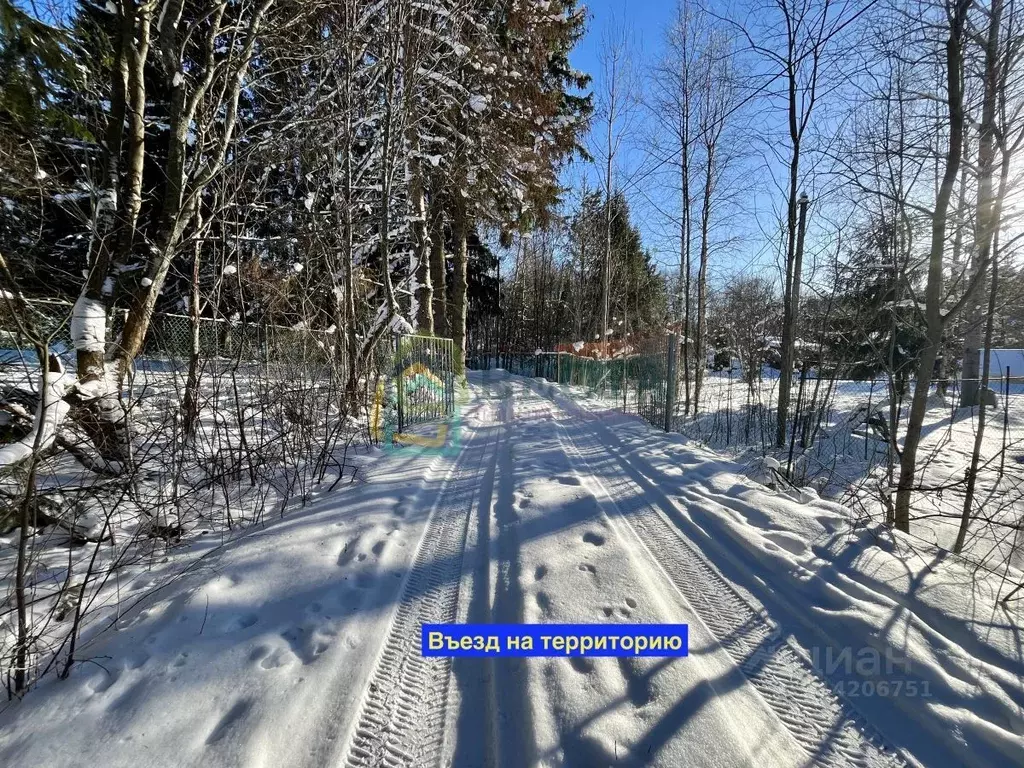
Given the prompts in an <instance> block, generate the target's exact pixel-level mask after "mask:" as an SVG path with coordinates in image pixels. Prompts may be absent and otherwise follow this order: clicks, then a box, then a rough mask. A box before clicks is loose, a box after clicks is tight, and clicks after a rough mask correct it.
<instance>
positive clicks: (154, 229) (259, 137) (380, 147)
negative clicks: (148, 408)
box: [0, 0, 591, 382]
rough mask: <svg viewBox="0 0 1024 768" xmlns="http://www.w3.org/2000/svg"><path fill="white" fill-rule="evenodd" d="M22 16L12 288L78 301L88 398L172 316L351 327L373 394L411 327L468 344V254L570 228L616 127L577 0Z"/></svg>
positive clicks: (12, 69)
mask: <svg viewBox="0 0 1024 768" xmlns="http://www.w3.org/2000/svg"><path fill="white" fill-rule="evenodd" d="M0 19H2V21H0V24H2V26H0V67H2V69H0V87H2V92H3V96H2V101H0V148H2V175H0V196H2V201H3V205H2V226H0V254H2V255H3V258H4V264H5V269H4V282H5V284H4V286H3V287H4V288H5V290H7V291H8V292H9V293H11V294H13V295H14V297H15V298H13V299H11V300H12V301H16V302H20V298H17V297H20V296H26V297H31V296H46V297H55V296H61V297H67V298H69V299H71V300H72V301H75V302H77V305H76V310H75V316H76V318H77V320H78V321H77V323H75V324H73V327H74V330H75V332H76V333H77V334H78V335H77V337H76V338H75V344H76V348H77V350H78V369H79V371H78V372H79V377H80V379H82V380H84V381H89V380H99V379H101V378H103V376H104V370H105V366H107V365H108V364H109V366H110V367H112V368H113V370H114V378H119V377H120V378H123V376H124V374H125V372H126V371H127V370H128V369H129V368H130V366H131V363H132V360H133V359H134V358H135V356H136V355H137V354H138V353H139V351H140V349H141V348H142V344H143V342H144V340H145V338H146V334H147V331H148V328H149V324H150V320H151V318H152V315H153V313H154V311H157V310H169V311H176V312H182V313H190V314H199V315H203V316H219V317H225V318H234V319H241V320H248V321H257V322H272V323H279V324H286V325H293V324H297V323H303V324H305V325H306V326H307V327H311V328H317V329H322V330H329V331H333V332H335V334H336V336H337V342H336V345H335V346H336V354H337V355H338V359H339V361H341V363H342V365H343V367H344V368H345V370H346V371H347V374H348V377H349V379H350V381H351V382H355V381H356V380H357V379H358V378H359V377H360V375H361V374H362V372H363V369H364V367H365V363H366V360H367V358H368V355H369V354H370V353H371V351H372V349H373V347H374V344H375V342H376V340H377V339H378V338H380V337H381V335H382V334H383V333H385V332H386V331H387V330H388V328H397V329H409V328H412V327H414V326H415V327H416V328H417V329H418V330H419V331H420V332H423V333H439V334H444V335H449V336H452V337H453V338H455V340H456V342H457V343H458V344H459V346H464V337H465V325H466V316H467V285H468V279H469V274H470V272H471V270H470V267H469V263H470V262H471V261H472V260H474V258H475V257H478V256H479V257H481V258H483V257H484V256H485V255H486V254H485V247H484V245H483V242H485V241H489V240H494V239H498V238H502V239H506V240H507V239H508V238H510V237H511V235H512V234H513V233H515V232H518V231H520V230H524V229H528V228H530V227H532V226H534V225H536V224H538V223H543V222H545V221H546V220H547V218H548V217H549V214H550V211H551V210H552V208H553V206H554V205H555V204H556V203H557V201H558V197H559V193H560V187H559V184H558V179H557V177H558V171H559V168H560V167H561V165H562V164H563V163H564V162H565V161H566V160H567V159H568V158H569V157H571V156H572V154H573V153H574V152H576V151H577V149H578V147H579V142H580V139H581V136H582V134H583V132H584V131H585V130H586V128H587V123H588V117H589V113H590V111H591V110H590V103H589V98H588V96H587V95H586V94H585V92H584V91H585V88H586V86H587V82H588V78H587V76H586V75H585V74H583V73H581V72H577V71H575V70H573V69H572V67H571V66H570V64H569V60H568V54H569V51H570V50H571V49H572V47H573V46H574V45H575V43H576V42H577V40H578V39H579V38H580V36H581V35H582V33H583V30H584V15H583V11H582V9H580V8H578V7H576V3H575V1H574V0H563V1H556V2H545V3H534V2H523V1H521V0H507V1H505V2H498V3H494V2H478V1H477V0H429V2H417V1H414V0H387V2H369V1H364V0H314V2H301V3H300V2H294V1H293V0H241V1H236V0H230V1H229V0H158V1H156V2H139V1H138V0H116V1H112V2H97V3H94V2H91V0H81V1H80V2H78V3H77V4H76V5H75V6H74V7H73V9H71V11H70V15H69V18H68V19H67V23H66V24H64V25H61V26H51V25H48V24H44V23H43V22H42V21H40V20H39V19H36V18H33V17H32V16H31V15H29V14H28V13H27V12H26V11H24V10H22V9H20V7H16V6H14V5H12V3H11V0H0ZM113 307H120V308H123V309H124V310H126V311H127V319H126V321H125V323H124V327H123V329H122V330H121V331H120V333H119V337H118V339H117V343H116V344H115V345H113V346H112V347H111V348H109V349H105V348H104V347H103V345H102V343H101V342H100V343H97V341H96V339H97V338H98V339H100V340H102V339H103V338H104V337H105V336H106V329H105V328H104V327H103V323H104V320H105V318H106V317H107V316H109V311H110V309H111V308H113ZM27 316H29V317H30V315H27Z"/></svg>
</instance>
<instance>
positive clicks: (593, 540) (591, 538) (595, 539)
mask: <svg viewBox="0 0 1024 768" xmlns="http://www.w3.org/2000/svg"><path fill="white" fill-rule="evenodd" d="M583 541H584V543H586V544H593V545H594V546H595V547H601V546H604V536H602V535H601V534H600V533H594V532H593V531H587V532H586V533H584V534H583Z"/></svg>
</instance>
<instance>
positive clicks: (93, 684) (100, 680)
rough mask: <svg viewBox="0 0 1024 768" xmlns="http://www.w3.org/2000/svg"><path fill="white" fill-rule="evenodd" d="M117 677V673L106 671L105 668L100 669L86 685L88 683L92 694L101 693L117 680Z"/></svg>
mask: <svg viewBox="0 0 1024 768" xmlns="http://www.w3.org/2000/svg"><path fill="white" fill-rule="evenodd" d="M117 677H118V676H117V675H115V674H112V673H110V672H107V671H106V670H105V669H104V670H100V672H99V673H98V674H96V675H95V676H94V677H93V678H92V679H91V680H89V682H88V683H87V684H86V685H88V687H89V691H90V692H92V693H93V694H97V693H103V692H104V691H105V690H107V689H108V688H110V686H112V685H113V684H114V683H116V682H117Z"/></svg>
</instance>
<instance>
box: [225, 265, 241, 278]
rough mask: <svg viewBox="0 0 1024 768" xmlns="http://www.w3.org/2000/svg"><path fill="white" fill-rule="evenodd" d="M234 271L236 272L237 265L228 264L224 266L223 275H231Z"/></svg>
mask: <svg viewBox="0 0 1024 768" xmlns="http://www.w3.org/2000/svg"><path fill="white" fill-rule="evenodd" d="M236 272H238V267H236V266H235V265H234V264H228V265H227V266H226V267H224V275H225V276H227V275H233V274H235V273H236Z"/></svg>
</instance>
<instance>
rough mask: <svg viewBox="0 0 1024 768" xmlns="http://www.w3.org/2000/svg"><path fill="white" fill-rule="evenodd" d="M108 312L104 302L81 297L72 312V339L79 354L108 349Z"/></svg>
mask: <svg viewBox="0 0 1024 768" xmlns="http://www.w3.org/2000/svg"><path fill="white" fill-rule="evenodd" d="M106 338H107V310H106V307H105V306H104V305H103V302H102V301H96V300H95V299H89V298H86V297H85V296H79V297H78V301H76V302H75V307H74V309H73V310H72V311H71V339H72V341H73V342H74V344H75V349H76V350H78V351H79V352H103V351H104V350H105V349H106Z"/></svg>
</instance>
